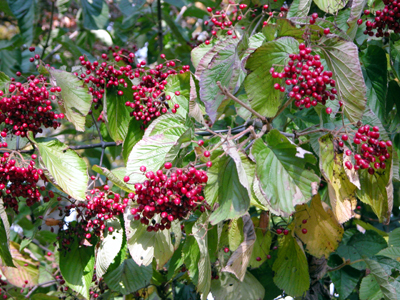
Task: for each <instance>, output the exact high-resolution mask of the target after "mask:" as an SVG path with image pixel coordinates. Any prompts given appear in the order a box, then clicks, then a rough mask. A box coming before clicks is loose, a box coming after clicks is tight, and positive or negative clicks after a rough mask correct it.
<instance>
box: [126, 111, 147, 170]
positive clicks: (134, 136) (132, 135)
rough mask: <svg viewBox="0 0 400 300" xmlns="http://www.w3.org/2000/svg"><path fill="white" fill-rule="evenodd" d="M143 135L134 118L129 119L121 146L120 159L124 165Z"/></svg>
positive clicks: (139, 125) (139, 124)
mask: <svg viewBox="0 0 400 300" xmlns="http://www.w3.org/2000/svg"><path fill="white" fill-rule="evenodd" d="M143 134H144V130H143V129H142V125H141V123H140V122H138V121H137V120H136V119H135V118H131V120H130V121H129V126H128V131H127V133H126V136H125V140H124V143H123V146H122V157H123V158H124V162H125V164H126V163H127V161H128V158H129V154H130V153H131V151H132V149H133V147H134V146H135V145H136V144H137V143H138V142H139V141H140V140H141V139H142V137H143Z"/></svg>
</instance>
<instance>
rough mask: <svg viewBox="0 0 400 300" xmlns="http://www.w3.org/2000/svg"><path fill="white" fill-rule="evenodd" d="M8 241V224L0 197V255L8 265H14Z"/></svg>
mask: <svg viewBox="0 0 400 300" xmlns="http://www.w3.org/2000/svg"><path fill="white" fill-rule="evenodd" d="M9 242H10V224H9V222H8V218H7V214H6V212H5V210H4V205H3V199H0V257H1V260H2V262H3V264H5V265H6V266H8V267H14V263H13V260H12V257H11V253H10V250H9V248H8V244H9Z"/></svg>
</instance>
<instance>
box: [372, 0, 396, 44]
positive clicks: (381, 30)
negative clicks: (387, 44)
mask: <svg viewBox="0 0 400 300" xmlns="http://www.w3.org/2000/svg"><path fill="white" fill-rule="evenodd" d="M383 3H384V4H385V7H384V9H382V10H377V11H376V12H375V18H374V19H373V20H372V21H367V22H366V23H365V25H366V26H367V28H366V30H365V31H364V34H367V35H369V36H373V35H374V30H376V32H375V36H376V37H383V36H386V37H388V36H389V30H393V31H394V32H395V33H399V32H400V2H399V1H397V0H384V1H383ZM364 14H365V15H369V14H370V11H369V10H365V11H364Z"/></svg>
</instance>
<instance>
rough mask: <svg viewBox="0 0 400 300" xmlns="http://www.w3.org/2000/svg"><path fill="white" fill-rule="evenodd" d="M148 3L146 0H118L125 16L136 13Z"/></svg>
mask: <svg viewBox="0 0 400 300" xmlns="http://www.w3.org/2000/svg"><path fill="white" fill-rule="evenodd" d="M145 3H146V0H118V8H119V10H120V11H121V13H122V14H123V15H124V16H125V17H129V16H132V15H134V14H136V13H137V12H138V11H139V10H140V9H141V8H142V7H143V5H144V4H145Z"/></svg>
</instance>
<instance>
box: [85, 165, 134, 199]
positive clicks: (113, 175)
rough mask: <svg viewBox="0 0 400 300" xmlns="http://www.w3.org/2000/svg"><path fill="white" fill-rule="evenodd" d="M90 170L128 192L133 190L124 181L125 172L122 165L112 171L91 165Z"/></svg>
mask: <svg viewBox="0 0 400 300" xmlns="http://www.w3.org/2000/svg"><path fill="white" fill-rule="evenodd" d="M92 170H93V171H95V172H97V173H100V174H101V175H104V176H106V177H107V178H108V179H109V180H110V181H111V182H112V183H114V184H115V185H116V186H118V187H119V188H121V189H123V190H124V191H126V192H129V193H133V192H134V189H133V188H131V187H130V186H129V185H128V184H126V183H125V182H124V177H125V173H126V169H125V168H124V167H121V168H117V169H113V170H112V171H110V170H108V169H106V168H104V167H100V166H97V165H94V166H93V167H92Z"/></svg>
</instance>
